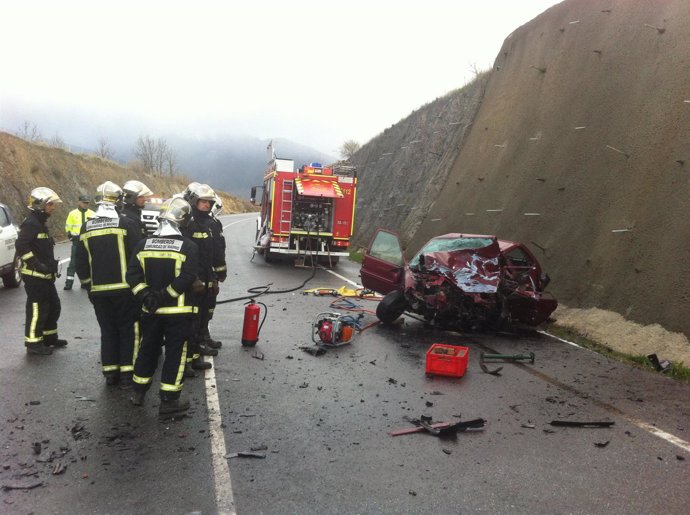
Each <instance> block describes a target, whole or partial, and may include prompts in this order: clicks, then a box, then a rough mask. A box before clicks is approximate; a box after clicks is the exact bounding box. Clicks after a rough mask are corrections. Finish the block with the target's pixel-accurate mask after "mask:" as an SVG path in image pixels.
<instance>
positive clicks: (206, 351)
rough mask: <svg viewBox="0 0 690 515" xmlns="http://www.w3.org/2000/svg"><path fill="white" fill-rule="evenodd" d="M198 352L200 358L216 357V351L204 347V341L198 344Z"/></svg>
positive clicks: (206, 346)
mask: <svg viewBox="0 0 690 515" xmlns="http://www.w3.org/2000/svg"><path fill="white" fill-rule="evenodd" d="M199 352H200V353H201V355H202V356H217V355H218V351H217V350H216V349H212V348H211V347H209V346H208V345H206V341H201V342H199Z"/></svg>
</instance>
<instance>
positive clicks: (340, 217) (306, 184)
mask: <svg viewBox="0 0 690 515" xmlns="http://www.w3.org/2000/svg"><path fill="white" fill-rule="evenodd" d="M268 150H269V162H268V168H267V170H266V173H265V175H264V181H263V186H255V187H253V188H252V192H251V199H250V201H251V202H252V203H256V190H257V188H262V189H263V191H262V196H261V201H260V204H259V205H260V206H261V216H260V217H259V218H258V219H257V226H256V237H255V241H254V250H255V251H256V252H257V253H258V254H260V255H263V256H264V258H265V260H266V261H267V262H270V261H271V260H272V259H273V258H275V257H277V256H279V255H288V256H294V257H295V258H298V260H299V261H300V262H301V263H304V260H305V259H309V260H310V261H311V262H312V263H314V262H318V263H319V264H321V265H324V266H334V265H335V264H337V263H338V260H339V259H340V257H341V256H347V255H348V254H349V248H350V238H351V237H352V231H353V230H354V218H355V200H356V192H357V172H356V169H355V167H354V166H350V165H346V164H342V163H338V164H336V165H333V166H329V167H325V166H322V165H321V164H320V163H311V164H309V165H305V166H302V167H301V168H299V169H298V170H295V164H294V161H293V160H292V159H280V158H277V157H276V156H275V154H274V153H273V149H272V146H271V145H269V147H268Z"/></svg>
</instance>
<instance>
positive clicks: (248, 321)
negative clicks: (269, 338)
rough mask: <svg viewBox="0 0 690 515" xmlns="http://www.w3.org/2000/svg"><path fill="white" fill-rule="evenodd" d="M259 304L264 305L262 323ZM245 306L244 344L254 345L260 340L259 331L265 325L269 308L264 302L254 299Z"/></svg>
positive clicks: (245, 345)
mask: <svg viewBox="0 0 690 515" xmlns="http://www.w3.org/2000/svg"><path fill="white" fill-rule="evenodd" d="M259 304H261V305H262V306H263V307H264V316H263V319H262V320H261V323H260V324H259V314H260V313H261V308H259ZM245 306H246V307H245V308H244V324H243V325H242V346H243V347H254V345H256V342H257V341H259V333H260V332H261V327H262V326H263V325H264V321H265V320H266V314H267V313H268V308H267V307H266V304H264V303H263V302H256V301H255V300H254V299H252V300H250V301H249V302H247V303H246V304H245Z"/></svg>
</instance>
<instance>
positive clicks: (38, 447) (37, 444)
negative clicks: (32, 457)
mask: <svg viewBox="0 0 690 515" xmlns="http://www.w3.org/2000/svg"><path fill="white" fill-rule="evenodd" d="M31 448H32V449H33V451H34V454H41V442H34V443H33V445H32V446H31Z"/></svg>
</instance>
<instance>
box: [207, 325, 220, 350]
mask: <svg viewBox="0 0 690 515" xmlns="http://www.w3.org/2000/svg"><path fill="white" fill-rule="evenodd" d="M202 343H203V344H205V345H206V346H208V347H210V348H211V349H220V348H221V347H222V346H223V342H220V341H218V340H214V339H213V338H211V333H210V332H209V330H208V327H207V328H206V330H205V331H204V334H203V335H202Z"/></svg>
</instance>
